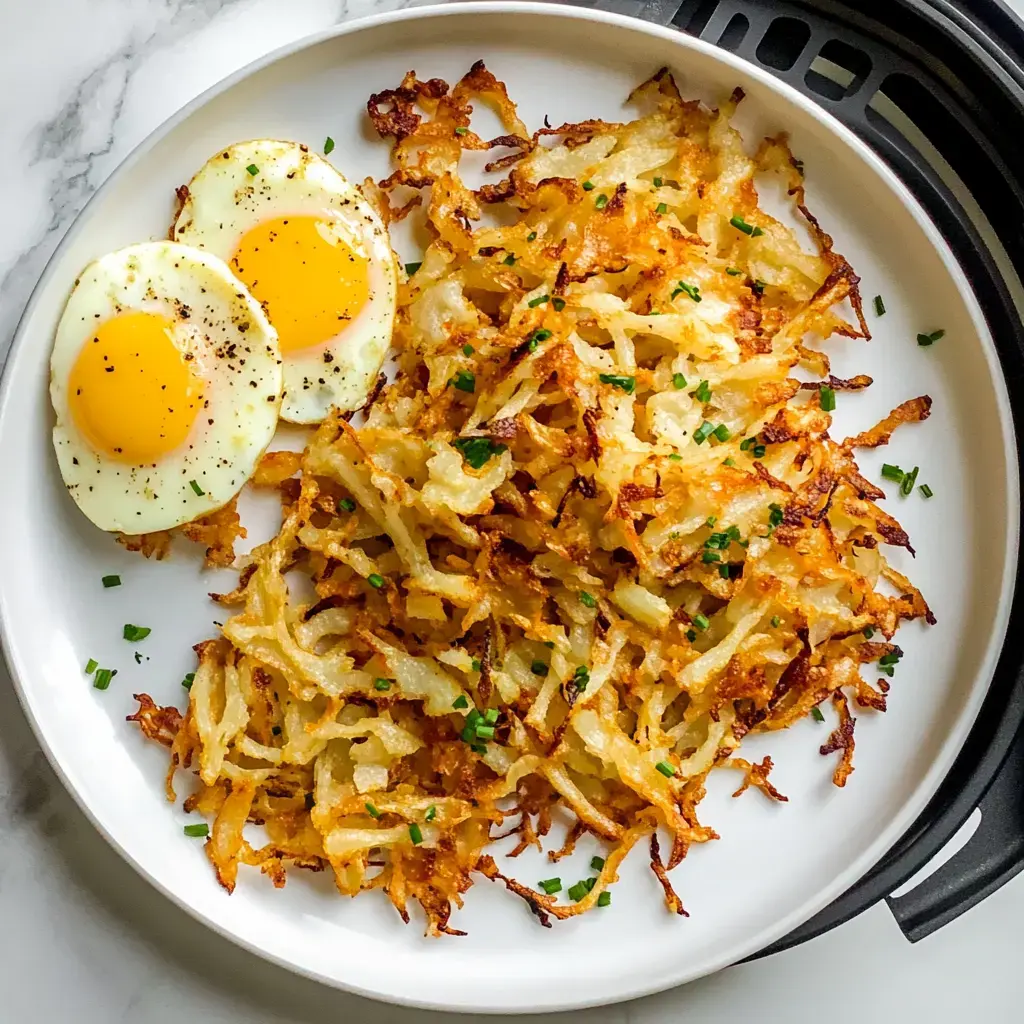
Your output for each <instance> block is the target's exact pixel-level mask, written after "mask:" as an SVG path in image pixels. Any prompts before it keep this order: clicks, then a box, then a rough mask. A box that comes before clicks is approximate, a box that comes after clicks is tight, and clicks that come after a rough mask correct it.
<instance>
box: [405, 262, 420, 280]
mask: <svg viewBox="0 0 1024 1024" xmlns="http://www.w3.org/2000/svg"><path fill="white" fill-rule="evenodd" d="M422 266H423V264H422V263H406V265H405V274H406V276H407V277H412V275H413V274H415V273H416V271H417V270H419V269H420V267H422Z"/></svg>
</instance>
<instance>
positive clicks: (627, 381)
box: [597, 373, 636, 395]
mask: <svg viewBox="0 0 1024 1024" xmlns="http://www.w3.org/2000/svg"><path fill="white" fill-rule="evenodd" d="M597 379H598V380H599V381H600V382H601V383H602V384H611V386H612V387H613V388H618V389H619V390H620V391H625V392H626V394H627V395H631V394H633V391H634V390H635V389H636V377H627V376H625V375H624V374H621V373H599V374H598V375H597Z"/></svg>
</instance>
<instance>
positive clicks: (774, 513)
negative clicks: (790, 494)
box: [768, 501, 785, 526]
mask: <svg viewBox="0 0 1024 1024" xmlns="http://www.w3.org/2000/svg"><path fill="white" fill-rule="evenodd" d="M784 517H785V513H784V512H783V511H782V506H781V505H776V504H775V502H774V501H773V502H772V503H771V504H770V505H769V506H768V523H769V524H770V525H771V526H781V525H782V520H783V518H784Z"/></svg>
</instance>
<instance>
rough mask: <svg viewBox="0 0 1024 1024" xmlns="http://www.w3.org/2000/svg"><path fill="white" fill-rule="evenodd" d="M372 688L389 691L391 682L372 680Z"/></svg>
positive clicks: (388, 680) (387, 680)
mask: <svg viewBox="0 0 1024 1024" xmlns="http://www.w3.org/2000/svg"><path fill="white" fill-rule="evenodd" d="M373 688H374V689H375V690H390V689H391V680H390V679H374V681H373Z"/></svg>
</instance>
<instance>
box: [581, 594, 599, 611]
mask: <svg viewBox="0 0 1024 1024" xmlns="http://www.w3.org/2000/svg"><path fill="white" fill-rule="evenodd" d="M580 604H582V605H585V606H586V607H587V608H596V607H597V599H596V598H595V597H594V595H593V594H588V593H587V592H586V591H585V590H581V591H580Z"/></svg>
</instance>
